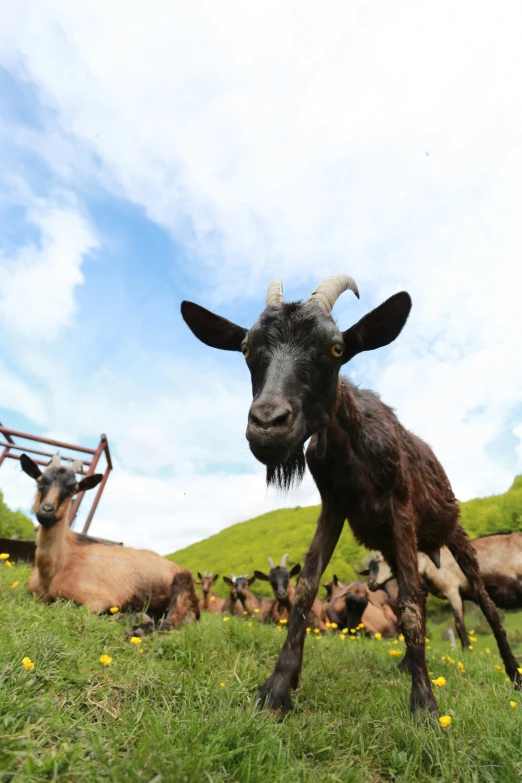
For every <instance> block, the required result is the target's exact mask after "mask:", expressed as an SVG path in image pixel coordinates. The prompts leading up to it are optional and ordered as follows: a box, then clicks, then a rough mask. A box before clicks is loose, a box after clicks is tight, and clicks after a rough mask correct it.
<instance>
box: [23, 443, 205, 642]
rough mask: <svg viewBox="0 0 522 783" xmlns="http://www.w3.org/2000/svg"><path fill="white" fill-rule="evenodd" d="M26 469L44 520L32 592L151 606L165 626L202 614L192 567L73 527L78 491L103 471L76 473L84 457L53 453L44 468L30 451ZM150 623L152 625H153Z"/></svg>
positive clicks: (102, 604)
mask: <svg viewBox="0 0 522 783" xmlns="http://www.w3.org/2000/svg"><path fill="white" fill-rule="evenodd" d="M20 462H21V464H22V468H23V470H24V471H25V472H26V473H27V474H28V475H29V476H31V478H33V479H35V480H36V482H37V485H38V489H37V492H36V498H35V501H34V505H33V509H32V510H33V512H34V513H35V514H36V518H37V519H38V522H39V523H40V527H39V529H38V536H37V541H36V568H35V570H34V571H33V573H32V574H31V577H30V579H29V583H28V585H27V590H28V592H29V593H34V594H35V595H37V596H39V597H40V598H42V599H43V600H44V601H47V602H51V601H54V600H55V599H57V598H64V599H66V600H68V601H75V602H76V603H78V604H82V605H86V606H88V607H89V609H90V611H91V612H93V613H95V612H108V611H109V609H110V608H111V607H114V606H117V607H118V608H119V609H120V610H125V609H134V610H135V611H141V610H144V609H145V610H146V611H147V612H148V614H149V615H151V616H153V617H156V618H159V617H161V616H162V615H165V618H164V620H163V622H162V625H161V628H162V629H163V630H167V629H170V628H176V627H177V626H178V625H179V624H180V623H181V622H182V621H183V620H185V619H194V618H197V617H199V606H198V604H199V601H198V597H197V595H196V590H195V587H194V581H193V579H192V575H191V573H190V571H187V570H186V569H182V568H180V566H178V565H176V563H173V562H171V561H170V560H166V559H165V558H164V557H161V556H160V555H158V554H156V552H151V551H149V550H146V549H131V548H130V547H123V546H106V545H104V544H91V543H88V544H87V543H85V542H82V541H81V539H79V538H78V537H77V536H76V534H75V533H73V532H72V530H70V528H69V513H70V507H71V501H72V498H73V496H74V495H76V493H77V492H85V491H86V490H88V489H92V488H93V487H95V486H96V485H97V484H99V483H100V481H101V480H102V476H101V475H93V476H85V478H83V479H82V480H81V481H80V482H78V481H77V480H76V473H78V472H80V470H81V462H78V461H76V462H74V463H73V464H72V465H71V467H70V468H63V467H60V457H59V456H58V455H56V456H55V457H53V459H52V460H51V462H50V463H49V465H48V466H47V468H46V469H45V471H44V472H43V473H42V472H41V471H40V468H39V467H38V465H37V464H36V463H35V462H33V460H32V459H31V458H30V457H28V456H27V455H26V454H22V455H21V457H20ZM150 625H151V624H150V623H148V624H147V628H150Z"/></svg>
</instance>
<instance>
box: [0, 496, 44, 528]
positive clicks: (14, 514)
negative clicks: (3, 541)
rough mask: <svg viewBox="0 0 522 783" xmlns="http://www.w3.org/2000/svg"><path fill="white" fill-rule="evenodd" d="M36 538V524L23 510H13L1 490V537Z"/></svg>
mask: <svg viewBox="0 0 522 783" xmlns="http://www.w3.org/2000/svg"><path fill="white" fill-rule="evenodd" d="M12 536H18V537H19V538H26V539H31V540H32V539H34V537H35V533H34V525H33V523H32V522H31V520H30V519H29V517H26V515H25V514H22V512H21V511H11V509H10V508H9V507H8V506H7V505H6V503H5V501H4V494H3V492H2V491H1V490H0V538H11V537H12Z"/></svg>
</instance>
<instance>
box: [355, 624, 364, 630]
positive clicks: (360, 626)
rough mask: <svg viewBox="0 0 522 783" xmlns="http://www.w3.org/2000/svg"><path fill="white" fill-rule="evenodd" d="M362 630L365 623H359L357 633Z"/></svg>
mask: <svg viewBox="0 0 522 783" xmlns="http://www.w3.org/2000/svg"><path fill="white" fill-rule="evenodd" d="M361 628H364V623H359V625H358V626H357V629H356V630H357V631H360V630H361Z"/></svg>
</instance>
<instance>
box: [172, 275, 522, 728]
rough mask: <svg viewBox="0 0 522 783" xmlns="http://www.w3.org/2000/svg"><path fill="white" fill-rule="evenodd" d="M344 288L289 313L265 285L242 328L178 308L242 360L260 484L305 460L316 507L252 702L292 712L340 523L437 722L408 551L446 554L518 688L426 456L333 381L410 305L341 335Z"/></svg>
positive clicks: (387, 414) (396, 326) (376, 403)
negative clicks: (337, 318) (372, 560)
mask: <svg viewBox="0 0 522 783" xmlns="http://www.w3.org/2000/svg"><path fill="white" fill-rule="evenodd" d="M348 289H349V290H351V291H353V292H354V293H355V294H356V295H357V296H359V293H358V290H357V286H356V284H355V282H354V280H352V278H350V277H348V276H347V275H334V276H333V277H330V278H327V279H326V280H324V281H323V282H322V283H321V284H320V285H319V286H318V287H317V288H316V290H315V291H314V292H313V293H312V295H311V297H310V298H309V299H308V301H306V302H304V303H303V302H294V303H290V304H287V303H285V302H284V300H283V289H282V284H281V281H280V280H274V281H273V282H272V283H271V284H270V285H269V287H268V292H267V299H266V306H265V310H264V311H263V313H262V314H261V316H260V318H259V320H258V321H257V323H256V324H254V326H253V327H252V328H250V329H245V328H244V327H241V326H238V325H236V324H234V323H231V322H230V321H228V320H226V319H225V318H222V317H221V316H218V315H215V314H214V313H211V312H210V311H209V310H206V309H205V308H203V307H201V306H200V305H197V304H194V303H192V302H183V303H182V305H181V313H182V316H183V318H184V320H185V322H186V323H187V325H188V326H189V328H190V329H191V330H192V332H193V333H194V335H195V336H196V337H197V338H198V339H199V340H201V341H202V342H203V343H205V344H206V345H209V346H211V347H214V348H220V349H223V350H228V351H238V352H240V353H242V354H243V357H244V359H245V360H246V363H247V366H248V369H249V370H250V374H251V379H252V393H253V401H252V405H251V407H250V410H249V414H248V426H247V431H246V437H247V440H248V442H249V445H250V449H251V451H252V453H253V454H254V456H255V457H256V458H257V459H258V460H259V461H260V462H262V463H264V464H265V465H266V468H267V482H268V484H270V485H275V486H279V487H281V488H284V489H288V488H289V487H290V486H292V484H293V483H294V482H295V481H299V480H301V479H302V477H303V474H304V471H305V465H306V463H307V464H308V467H309V469H310V471H311V473H312V476H313V478H314V480H315V483H316V485H317V487H318V490H319V493H320V495H321V500H322V510H321V513H320V515H319V519H318V522H317V528H316V532H315V535H314V538H313V541H312V543H311V546H310V549H309V550H308V553H307V556H306V561H305V565H304V568H303V570H302V572H301V576H300V578H299V583H298V585H297V588H296V591H295V597H294V605H293V607H292V611H291V613H290V622H289V624H288V635H287V637H286V640H285V643H284V645H283V649H282V651H281V655H280V657H279V660H278V662H277V664H276V667H275V670H274V673H273V674H272V675H271V677H269V679H268V680H267V682H266V683H265V684H264V685H263V687H262V688H261V690H260V692H259V694H258V698H259V700H260V701H261V702H267V703H269V704H270V705H271V706H272V707H273V708H274V709H278V708H280V709H282V710H283V711H287V710H290V709H291V708H292V702H291V698H290V689H291V688H296V687H297V686H298V683H299V675H300V672H301V668H302V655H303V645H304V639H305V635H306V622H307V617H308V612H309V611H310V608H311V607H312V604H313V602H314V599H315V596H316V594H317V588H318V586H319V579H320V576H321V574H322V573H323V571H324V570H325V568H326V567H327V565H328V563H329V562H330V558H331V557H332V553H333V551H334V549H335V546H336V544H337V542H338V540H339V536H340V535H341V531H342V529H343V525H344V522H345V520H346V519H348V520H349V524H350V527H351V528H352V530H353V532H354V535H355V536H356V538H357V540H358V541H360V542H361V543H362V544H364V545H365V546H366V547H367V548H369V549H377V550H379V551H381V552H382V553H383V555H384V557H385V559H386V561H387V562H388V563H389V565H390V567H391V569H392V571H393V573H394V574H395V575H396V577H397V581H398V584H399V610H398V611H399V621H400V626H401V630H402V633H403V634H404V637H405V641H406V646H407V649H408V651H409V656H410V660H411V670H412V690H411V707H412V710H419V709H423V708H426V709H427V710H429V711H430V712H431V713H437V703H436V701H435V697H434V695H433V691H432V687H431V682H430V678H429V675H428V669H427V666H426V656H425V642H424V632H425V604H426V592H425V590H424V588H423V586H422V584H421V580H420V578H419V573H418V568H417V550H420V551H422V552H425V553H426V554H429V555H431V556H432V557H433V558H435V559H437V556H438V552H439V550H440V547H441V546H443V545H447V546H448V547H449V549H450V550H451V552H452V553H453V555H454V556H455V558H456V560H457V562H458V563H459V565H460V567H461V568H462V570H463V571H464V573H465V574H466V577H467V578H468V581H469V584H470V585H471V587H472V590H473V594H474V596H475V598H476V600H477V601H478V603H479V605H480V607H481V609H482V611H483V612H484V614H485V616H486V618H487V619H488V622H489V623H490V625H491V627H492V630H493V633H494V634H495V638H496V640H497V644H498V647H499V650H500V654H501V656H502V659H503V661H504V665H505V668H506V671H507V673H508V675H509V677H510V678H511V679H512V680H513V681H514V682H515V684H516V685H517V686H518V685H520V684H521V683H522V676H521V675H519V674H518V672H517V667H518V664H517V660H516V658H515V657H514V655H513V653H512V651H511V648H510V646H509V644H508V641H507V638H506V634H505V632H504V629H503V628H502V625H501V622H500V618H499V616H498V612H497V610H496V607H495V605H494V604H493V602H492V601H491V599H490V598H489V596H488V594H487V592H486V590H485V588H484V583H483V581H482V578H481V576H480V572H479V567H478V564H477V559H476V556H475V551H474V549H473V547H472V546H471V545H470V543H469V541H468V540H467V537H466V533H465V532H464V530H463V528H462V527H461V526H460V525H459V522H458V519H459V507H458V504H457V502H456V499H455V496H454V494H453V492H452V489H451V486H450V483H449V481H448V479H447V477H446V474H445V473H444V470H443V468H442V466H441V465H440V463H439V462H438V460H437V458H436V457H435V455H434V453H433V451H432V450H431V449H430V447H429V446H428V445H427V444H426V443H424V442H423V441H422V440H420V439H419V438H417V437H416V436H415V435H413V434H411V433H410V432H408V431H407V430H406V429H405V428H404V427H403V426H402V425H401V424H400V422H399V420H398V419H397V417H396V415H395V413H394V412H393V411H392V409H391V408H389V407H387V406H386V405H384V403H382V402H381V400H380V398H379V397H378V396H377V395H376V394H374V393H373V392H371V391H367V390H363V389H359V388H358V387H357V386H355V385H354V384H353V383H351V382H350V381H349V380H347V379H344V378H339V371H340V369H341V367H342V365H343V364H345V363H346V362H348V361H349V360H350V359H352V358H353V357H354V356H356V355H357V354H358V353H361V351H369V350H373V349H376V348H380V347H381V346H384V345H388V344H389V343H391V342H393V341H394V340H395V339H396V338H397V337H398V336H399V334H400V332H401V330H402V328H403V326H404V324H405V323H406V320H407V318H408V315H409V312H410V309H411V299H410V296H409V295H408V294H407V293H406V292H401V293H398V294H395V295H394V296H392V297H390V298H389V299H388V300H386V301H385V302H384V303H383V304H381V305H380V306H379V307H377V308H376V309H375V310H373V311H372V312H370V313H368V314H367V315H365V316H364V317H363V318H362V319H361V320H360V321H359V322H358V323H356V324H355V325H354V326H352V327H351V328H349V329H347V330H346V331H344V332H341V331H340V330H339V328H338V327H337V325H336V324H335V322H334V320H333V318H332V316H331V311H332V308H333V306H334V304H335V301H336V300H337V298H338V297H339V296H340V294H341V293H342V292H343V291H346V290H348ZM308 438H311V440H310V443H309V445H308V448H307V452H306V462H305V456H304V453H303V446H304V443H305V442H306V441H307V440H308Z"/></svg>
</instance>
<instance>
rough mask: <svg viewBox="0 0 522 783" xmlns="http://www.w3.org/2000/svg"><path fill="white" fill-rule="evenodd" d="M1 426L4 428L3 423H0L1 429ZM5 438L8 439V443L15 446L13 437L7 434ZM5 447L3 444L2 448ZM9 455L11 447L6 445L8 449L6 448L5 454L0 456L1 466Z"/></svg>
mask: <svg viewBox="0 0 522 783" xmlns="http://www.w3.org/2000/svg"><path fill="white" fill-rule="evenodd" d="M1 426H2V422H1V421H0V427H1ZM5 437H6V440H7V443H11V444H14V440H13V439H12V437H11V436H10V435H7V434H6V436H5ZM3 445H4V444H2V446H3ZM8 454H9V446H7V445H6V447H5V448H4V450H3V452H2V453H1V454H0V466H1V465H2V462H3V461H4V459H5V458H6V457H7V456H8Z"/></svg>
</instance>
